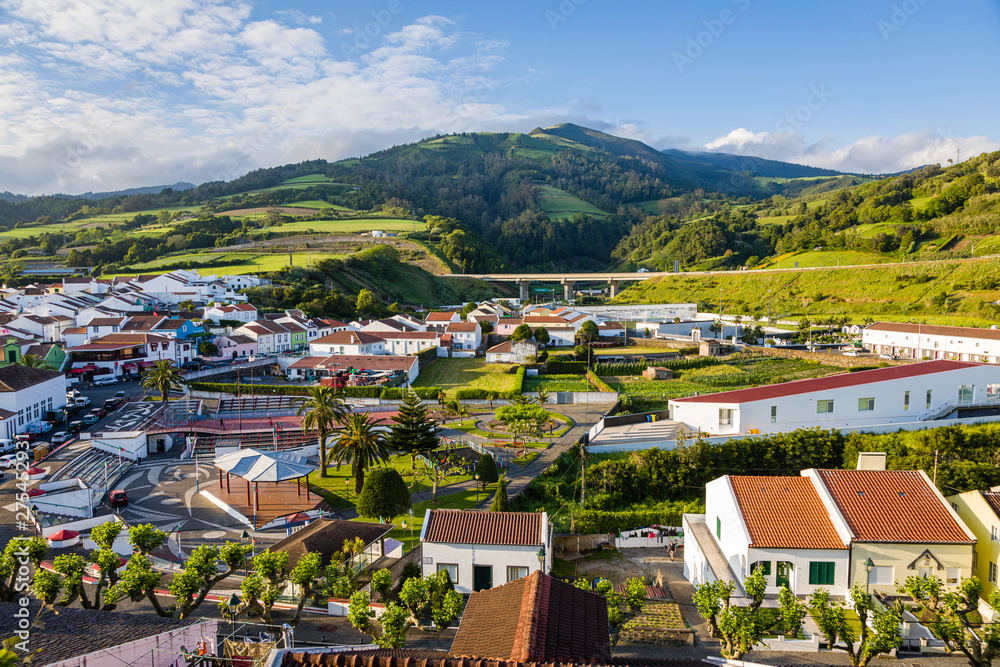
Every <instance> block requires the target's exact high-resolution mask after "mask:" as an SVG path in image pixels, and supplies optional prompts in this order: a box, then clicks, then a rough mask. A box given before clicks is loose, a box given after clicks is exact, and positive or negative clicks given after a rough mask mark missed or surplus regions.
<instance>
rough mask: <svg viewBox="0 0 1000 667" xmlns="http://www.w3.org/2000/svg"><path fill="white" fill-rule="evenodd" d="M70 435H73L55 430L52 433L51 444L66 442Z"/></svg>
mask: <svg viewBox="0 0 1000 667" xmlns="http://www.w3.org/2000/svg"><path fill="white" fill-rule="evenodd" d="M72 437H73V436H71V435H70V434H69V433H67V432H66V431H56V432H55V433H53V434H52V444H53V445H61V444H62V443H64V442H66V441H67V440H69V439H70V438H72Z"/></svg>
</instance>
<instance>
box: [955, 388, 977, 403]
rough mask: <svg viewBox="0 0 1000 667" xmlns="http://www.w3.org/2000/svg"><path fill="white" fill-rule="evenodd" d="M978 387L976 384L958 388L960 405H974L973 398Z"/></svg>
mask: <svg viewBox="0 0 1000 667" xmlns="http://www.w3.org/2000/svg"><path fill="white" fill-rule="evenodd" d="M975 391H976V385H974V384H962V385H959V386H958V402H959V403H972V397H973V396H974V395H975Z"/></svg>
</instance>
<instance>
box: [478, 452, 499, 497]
mask: <svg viewBox="0 0 1000 667" xmlns="http://www.w3.org/2000/svg"><path fill="white" fill-rule="evenodd" d="M476 475H478V476H479V483H480V484H482V485H483V488H484V489H485V488H486V485H487V484H492V483H494V482H496V481H497V480H499V479H500V471H499V470H497V462H496V461H494V460H493V457H492V456H490V455H489V454H483V455H482V456H480V457H479V461H478V462H477V463H476Z"/></svg>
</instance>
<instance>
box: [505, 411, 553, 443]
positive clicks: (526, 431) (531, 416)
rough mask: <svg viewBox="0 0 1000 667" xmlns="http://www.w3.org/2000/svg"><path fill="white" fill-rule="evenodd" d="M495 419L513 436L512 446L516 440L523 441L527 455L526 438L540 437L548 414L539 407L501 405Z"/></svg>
mask: <svg viewBox="0 0 1000 667" xmlns="http://www.w3.org/2000/svg"><path fill="white" fill-rule="evenodd" d="M496 417H497V421H499V422H500V423H502V424H503V425H504V426H506V427H507V432H508V433H510V434H511V436H513V444H515V445H516V444H517V441H518V439H521V440H523V443H524V452H525V453H527V451H528V447H527V445H528V438H529V437H532V436H535V437H541V436H542V434H543V433H544V429H545V424H546V423H547V422H548V420H549V413H548V412H546V411H545V409H544V408H542V407H541V406H539V405H531V404H528V405H502V406H500V407H499V408H497V411H496Z"/></svg>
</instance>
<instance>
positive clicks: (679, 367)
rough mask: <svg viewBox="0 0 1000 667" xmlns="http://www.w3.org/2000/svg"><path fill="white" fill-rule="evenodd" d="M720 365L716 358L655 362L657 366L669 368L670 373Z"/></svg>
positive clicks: (691, 358)
mask: <svg viewBox="0 0 1000 667" xmlns="http://www.w3.org/2000/svg"><path fill="white" fill-rule="evenodd" d="M718 363H720V362H719V360H718V359H717V358H716V357H686V358H684V359H669V360H667V361H664V362H657V364H656V365H657V366H662V367H664V368H669V369H670V370H672V371H685V370H691V369H693V368H705V367H706V366H714V365H716V364H718Z"/></svg>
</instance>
